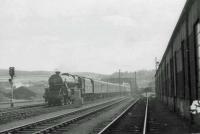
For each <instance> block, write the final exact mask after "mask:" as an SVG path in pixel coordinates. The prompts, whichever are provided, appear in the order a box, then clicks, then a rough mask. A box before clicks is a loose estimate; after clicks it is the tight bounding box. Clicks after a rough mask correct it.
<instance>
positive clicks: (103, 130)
mask: <svg viewBox="0 0 200 134" xmlns="http://www.w3.org/2000/svg"><path fill="white" fill-rule="evenodd" d="M139 100H140V99H137V100H136V101H134V102H133V103H132V104H131V105H130V106H129V107H127V108H126V109H125V110H124V111H123V112H122V113H121V114H120V115H118V116H117V117H116V118H115V119H114V120H113V121H112V122H110V123H109V124H108V125H107V126H106V127H105V128H104V129H102V130H101V131H100V132H99V133H98V134H103V133H106V132H107V131H108V130H109V128H110V127H111V126H112V125H113V124H115V123H116V122H117V121H118V120H119V119H120V118H121V117H122V116H123V115H124V114H125V113H127V112H128V110H129V109H130V108H131V107H133V106H134V105H135V104H136V103H137V102H138V101H139Z"/></svg>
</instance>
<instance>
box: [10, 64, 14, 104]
mask: <svg viewBox="0 0 200 134" xmlns="http://www.w3.org/2000/svg"><path fill="white" fill-rule="evenodd" d="M9 75H10V79H8V81H9V83H10V87H11V98H10V106H11V107H14V102H13V90H14V86H13V78H14V76H15V67H9Z"/></svg>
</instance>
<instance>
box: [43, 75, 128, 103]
mask: <svg viewBox="0 0 200 134" xmlns="http://www.w3.org/2000/svg"><path fill="white" fill-rule="evenodd" d="M48 83H49V87H48V88H46V89H45V93H44V98H45V102H46V103H48V105H49V106H53V105H66V104H69V103H73V104H75V103H76V104H79V105H81V104H83V102H85V101H93V100H96V99H101V98H106V97H115V96H120V95H127V94H129V93H130V86H128V85H125V84H124V85H119V84H113V83H109V82H104V81H99V80H94V79H92V78H87V77H82V76H78V75H73V74H69V73H62V74H60V72H56V74H53V75H51V76H50V78H49V80H48Z"/></svg>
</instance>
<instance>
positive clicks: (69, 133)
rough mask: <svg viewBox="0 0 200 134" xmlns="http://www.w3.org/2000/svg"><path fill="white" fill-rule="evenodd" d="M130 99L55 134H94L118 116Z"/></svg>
mask: <svg viewBox="0 0 200 134" xmlns="http://www.w3.org/2000/svg"><path fill="white" fill-rule="evenodd" d="M130 102H131V99H129V100H127V101H124V102H122V103H120V104H118V105H115V107H112V108H109V109H106V110H105V111H104V112H99V113H97V114H94V115H92V116H90V117H88V118H86V119H83V120H80V121H78V122H76V123H75V124H72V125H69V126H67V127H66V128H64V129H62V130H63V131H62V132H56V133H57V134H95V133H98V132H99V131H100V130H101V129H102V128H103V127H105V126H106V125H107V124H108V123H109V122H111V121H112V120H113V119H114V118H115V117H117V115H119V114H120V113H121V112H122V111H123V110H124V109H125V108H126V107H127V106H128V104H130Z"/></svg>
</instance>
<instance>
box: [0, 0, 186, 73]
mask: <svg viewBox="0 0 200 134" xmlns="http://www.w3.org/2000/svg"><path fill="white" fill-rule="evenodd" d="M185 2H186V0H0V68H1V69H7V68H9V66H14V67H16V69H17V70H28V71H33V70H48V71H53V70H55V69H59V70H61V71H69V72H95V73H101V74H110V73H112V72H115V71H117V70H118V69H121V70H122V71H135V70H141V69H154V68H155V57H158V59H161V58H162V55H163V53H164V51H165V49H166V47H167V44H168V41H169V39H170V37H171V34H172V32H173V30H174V27H175V25H176V23H177V21H178V18H179V16H180V13H181V11H182V9H183V7H184V4H185Z"/></svg>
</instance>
